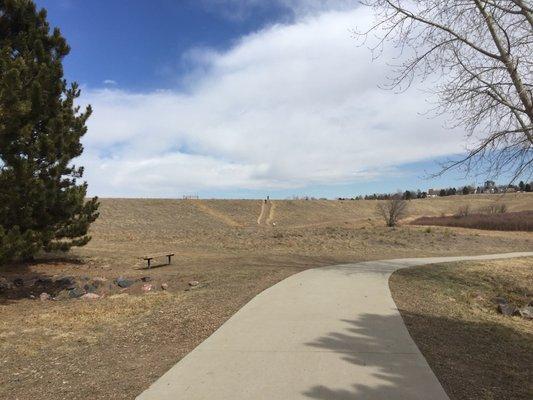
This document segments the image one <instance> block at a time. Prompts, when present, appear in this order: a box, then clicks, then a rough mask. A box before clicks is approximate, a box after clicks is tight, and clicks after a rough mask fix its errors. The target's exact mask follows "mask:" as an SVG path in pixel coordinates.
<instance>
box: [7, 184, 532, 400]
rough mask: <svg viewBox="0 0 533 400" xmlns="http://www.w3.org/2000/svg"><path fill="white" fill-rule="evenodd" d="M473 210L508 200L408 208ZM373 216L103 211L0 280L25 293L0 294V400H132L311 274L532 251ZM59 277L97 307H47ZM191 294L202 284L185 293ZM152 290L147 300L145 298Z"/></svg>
mask: <svg viewBox="0 0 533 400" xmlns="http://www.w3.org/2000/svg"><path fill="white" fill-rule="evenodd" d="M465 201H467V202H469V203H471V205H473V206H479V207H482V206H486V205H487V204H492V203H494V202H497V201H502V200H501V197H500V196H464V197H462V196H457V197H455V198H443V199H424V200H414V201H411V202H410V210H411V214H410V217H409V218H415V217H417V216H421V215H441V214H452V213H454V212H455V211H456V209H457V208H458V207H460V206H461V205H462V203H461V202H465ZM504 201H505V202H506V204H507V206H508V209H509V210H511V211H521V210H527V209H533V196H531V195H526V194H521V195H510V196H508V197H506V198H505V199H504ZM375 205H376V202H373V201H342V202H341V201H273V202H271V203H269V204H267V205H265V204H264V203H263V202H261V201H258V200H236V201H233V200H201V201H197V200H150V199H104V200H102V206H101V217H100V218H99V219H98V221H97V222H96V223H95V224H94V225H93V227H92V231H91V233H92V236H93V240H92V241H91V242H90V243H89V244H88V245H87V246H86V247H84V248H81V249H76V250H74V251H73V252H71V253H70V254H68V255H67V256H62V258H61V257H59V256H57V255H55V256H46V257H44V256H43V257H42V258H41V259H40V260H38V261H37V262H35V263H33V264H26V265H20V264H19V265H8V266H5V267H3V268H2V269H1V270H0V271H1V277H2V278H4V279H5V280H6V281H8V282H13V281H15V280H16V279H19V283H20V280H21V281H22V285H19V286H17V287H16V289H13V290H11V291H8V292H0V313H1V315H2V318H1V320H0V365H1V367H2V368H0V398H10V399H20V400H26V399H35V398H40V399H43V400H48V399H59V398H61V399H63V398H69V399H86V398H91V399H132V398H134V397H135V396H136V395H137V394H139V393H140V392H141V391H142V390H144V389H145V388H147V387H148V386H149V385H150V384H151V383H152V382H153V381H154V380H155V379H157V377H159V376H161V375H162V374H163V373H164V372H165V371H166V370H168V368H170V367H171V366H172V365H173V364H174V363H175V362H177V361H178V360H179V359H180V358H182V357H183V356H184V355H185V354H187V353H188V352H189V351H190V350H192V349H193V348H194V347H195V346H196V345H197V344H199V343H200V342H201V341H202V340H204V339H205V338H206V337H208V336H209V335H210V334H211V333H212V332H213V331H214V330H215V329H216V328H217V327H219V326H220V325H221V324H222V323H223V322H224V321H226V320H227V319H228V318H229V317H230V316H231V315H232V314H233V313H235V312H236V311H237V310H238V309H239V308H240V307H242V305H244V304H245V303H246V302H247V301H248V300H249V299H251V298H252V297H253V296H254V295H256V294H257V293H259V292H261V291H262V290H264V289H265V288H267V287H269V286H271V285H272V284H274V283H276V282H278V281H280V280H282V279H284V278H285V277H287V276H289V275H291V274H294V273H297V272H299V271H302V270H304V269H306V268H312V267H316V266H323V265H328V264H334V263H343V262H350V261H361V260H370V259H383V258H398V257H413V256H432V255H454V254H455V255H460V254H481V253H497V252H508V251H515V250H516V251H520V250H531V249H533V234H532V233H528V232H493V231H477V230H468V229H462V228H445V227H417V226H409V225H405V226H401V227H398V228H396V229H389V228H385V227H383V226H382V225H383V224H382V222H381V221H379V220H378V219H376V217H375V211H374V210H375ZM166 251H172V252H174V253H175V254H176V256H175V257H174V261H173V263H172V265H168V266H167V265H161V266H158V267H155V268H152V269H150V270H147V269H145V262H144V261H143V260H141V259H140V256H142V255H144V254H147V253H153V252H157V253H159V252H166ZM158 261H159V260H158ZM161 261H162V262H163V261H164V260H161ZM65 276H67V277H72V279H73V280H75V281H76V283H77V284H79V285H80V286H83V283H84V282H88V283H90V282H92V281H93V280H94V279H95V278H98V279H99V281H101V282H104V283H103V284H102V285H101V286H100V287H99V288H98V289H97V290H96V293H98V294H99V295H101V296H102V297H101V298H100V299H98V300H93V301H85V300H80V299H68V298H67V299H62V300H57V301H53V300H50V301H40V300H39V295H40V293H41V291H42V290H43V289H45V290H48V291H50V294H51V295H52V296H56V295H58V296H59V295H60V294H61V293H62V292H61V290H62V289H64V288H61V287H56V286H53V285H52V286H50V285H49V286H39V285H38V284H37V283H35V282H57V280H58V278H61V277H65ZM118 277H124V278H127V279H130V280H133V281H135V284H133V285H132V286H131V287H128V288H120V287H118V286H117V285H115V284H114V281H115V279H116V278H118ZM141 278H145V280H146V281H147V282H142V281H141V280H140V279H141ZM39 279H40V280H39ZM191 281H197V282H198V283H199V284H198V285H197V286H193V287H191V286H190V285H189V282H191ZM145 284H149V285H152V287H151V289H152V290H150V291H149V292H147V293H145V292H144V291H143V290H142V286H143V285H145ZM162 284H166V285H168V290H163V289H162V288H161V285H162ZM32 296H34V297H35V298H32Z"/></svg>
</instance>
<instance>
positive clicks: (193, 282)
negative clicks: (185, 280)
mask: <svg viewBox="0 0 533 400" xmlns="http://www.w3.org/2000/svg"><path fill="white" fill-rule="evenodd" d="M199 284H200V282H198V281H190V282H189V286H191V287H195V286H198V285H199Z"/></svg>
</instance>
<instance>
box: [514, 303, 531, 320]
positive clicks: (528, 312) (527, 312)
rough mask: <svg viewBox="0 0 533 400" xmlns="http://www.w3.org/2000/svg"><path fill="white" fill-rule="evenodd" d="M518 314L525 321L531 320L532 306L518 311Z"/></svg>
mask: <svg viewBox="0 0 533 400" xmlns="http://www.w3.org/2000/svg"><path fill="white" fill-rule="evenodd" d="M518 314H519V315H520V316H521V317H522V318H525V319H533V306H530V305H529V306H525V307H522V308H519V309H518Z"/></svg>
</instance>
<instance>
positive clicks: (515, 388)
mask: <svg viewBox="0 0 533 400" xmlns="http://www.w3.org/2000/svg"><path fill="white" fill-rule="evenodd" d="M390 287H391V291H392V294H393V297H394V300H395V302H396V304H397V306H398V308H399V310H400V312H401V314H402V317H403V319H404V321H405V323H406V325H407V328H408V329H409V332H410V334H411V336H412V337H413V339H414V340H415V342H416V343H417V345H418V347H419V348H420V349H421V351H422V353H423V354H424V356H425V357H426V359H427V361H428V362H429V364H430V366H431V368H432V369H433V371H434V372H435V373H436V375H437V377H438V378H439V380H440V382H441V383H442V385H443V386H444V388H445V390H446V392H447V393H448V395H449V396H450V399H451V400H459V399H461V400H463V399H479V400H493V399H501V400H506V399H508V400H521V399H523V400H526V399H531V398H532V394H533V393H532V388H531V384H530V378H531V365H533V321H528V320H525V319H523V318H521V317H509V316H503V315H501V314H498V313H497V311H496V304H495V302H494V301H493V299H494V298H495V297H496V296H503V297H505V298H507V299H508V300H509V301H510V302H513V303H514V304H516V305H517V306H524V305H526V304H528V302H529V301H531V300H532V299H533V292H531V290H532V288H533V258H523V259H511V260H498V261H483V262H458V263H450V264H441V265H430V266H422V267H416V268H409V269H404V270H400V271H397V272H395V273H394V274H393V275H392V277H391V279H390Z"/></svg>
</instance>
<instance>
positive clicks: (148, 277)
mask: <svg viewBox="0 0 533 400" xmlns="http://www.w3.org/2000/svg"><path fill="white" fill-rule="evenodd" d="M151 280H152V277H151V276H143V277H142V278H141V281H143V282H150V281H151Z"/></svg>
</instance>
